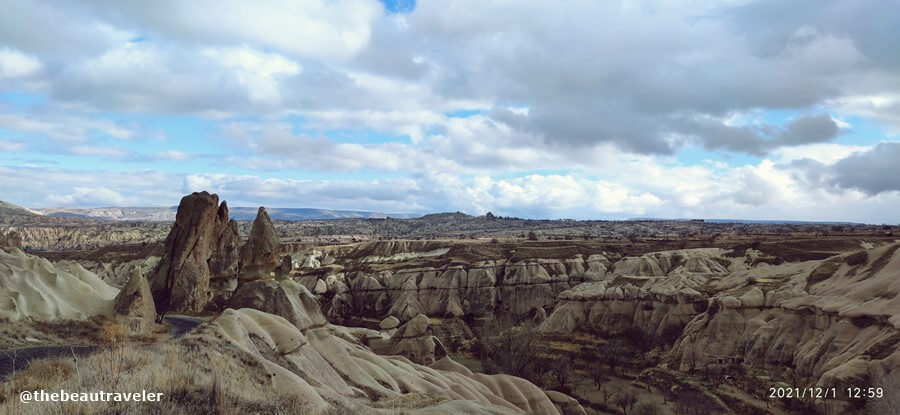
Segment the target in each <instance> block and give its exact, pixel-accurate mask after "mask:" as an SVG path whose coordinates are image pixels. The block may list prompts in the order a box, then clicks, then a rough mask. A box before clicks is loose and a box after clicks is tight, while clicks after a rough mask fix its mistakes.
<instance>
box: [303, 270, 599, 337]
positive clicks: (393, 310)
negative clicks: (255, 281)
mask: <svg viewBox="0 0 900 415" xmlns="http://www.w3.org/2000/svg"><path fill="white" fill-rule="evenodd" d="M592 257H593V256H592ZM601 257H602V256H600V255H598V256H597V257H595V258H594V260H593V261H589V262H592V263H593V264H590V263H588V262H586V261H584V259H583V258H582V257H581V256H578V257H575V258H571V259H569V260H566V261H565V262H563V261H559V260H550V259H536V260H530V261H521V262H513V263H510V262H508V261H507V260H505V259H499V260H491V261H480V262H476V263H474V264H471V265H448V266H445V267H442V268H434V267H421V268H408V269H401V270H398V271H396V272H391V271H382V272H379V273H364V272H354V273H351V274H349V275H348V276H346V277H344V276H343V274H341V281H342V282H343V281H346V283H345V284H344V285H343V286H342V287H346V288H347V290H348V291H347V294H348V295H349V303H350V304H349V307H350V309H349V310H348V312H349V313H352V315H355V316H375V317H384V316H385V315H390V316H395V317H397V318H399V319H400V320H401V321H407V320H409V319H411V318H413V317H415V316H416V315H418V314H425V315H428V316H435V317H445V316H446V317H459V316H463V315H473V316H483V315H488V314H491V313H514V314H517V315H532V314H534V313H536V312H537V310H538V309H542V308H544V307H552V306H554V305H555V304H556V301H557V296H558V295H559V293H561V292H562V291H565V290H567V289H569V288H571V287H572V285H573V284H576V283H578V282H581V281H582V279H583V275H584V274H585V273H586V272H588V270H592V271H591V272H593V274H592V275H594V277H596V278H600V277H601V276H602V272H603V270H605V265H604V262H603V261H601V260H600V258H601ZM301 280H302V281H304V285H306V286H307V287H308V288H313V287H315V286H316V285H317V284H319V283H318V281H321V280H322V279H321V277H304V278H301ZM329 287H330V285H329ZM329 290H330V288H329ZM342 306H348V304H343V303H342ZM326 308H327V305H326ZM329 315H331V313H329Z"/></svg>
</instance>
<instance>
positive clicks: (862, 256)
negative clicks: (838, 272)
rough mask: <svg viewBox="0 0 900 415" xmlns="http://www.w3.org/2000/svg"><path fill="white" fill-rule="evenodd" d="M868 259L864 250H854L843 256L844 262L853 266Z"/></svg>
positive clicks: (861, 263) (862, 263)
mask: <svg viewBox="0 0 900 415" xmlns="http://www.w3.org/2000/svg"><path fill="white" fill-rule="evenodd" d="M868 260H869V254H867V253H866V251H859V252H854V253H852V254H850V255H848V256H847V257H846V258H844V262H846V263H847V265H850V266H851V267H855V266H857V265H864V264H865V263H866V262H867V261H868Z"/></svg>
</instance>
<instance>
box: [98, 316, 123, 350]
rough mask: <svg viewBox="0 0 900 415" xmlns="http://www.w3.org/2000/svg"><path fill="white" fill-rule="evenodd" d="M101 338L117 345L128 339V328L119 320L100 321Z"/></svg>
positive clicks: (104, 341)
mask: <svg viewBox="0 0 900 415" xmlns="http://www.w3.org/2000/svg"><path fill="white" fill-rule="evenodd" d="M100 340H101V341H102V342H103V343H105V344H110V345H115V344H119V343H122V342H125V341H127V340H128V330H126V328H125V326H123V325H122V324H121V323H120V322H119V321H118V320H115V319H111V318H110V319H105V320H103V321H102V322H101V323H100Z"/></svg>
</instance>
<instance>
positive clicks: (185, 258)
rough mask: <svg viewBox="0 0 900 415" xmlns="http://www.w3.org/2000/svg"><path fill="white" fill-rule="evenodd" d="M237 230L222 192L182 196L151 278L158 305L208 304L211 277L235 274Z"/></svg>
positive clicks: (187, 307) (186, 308)
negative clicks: (221, 196) (220, 198)
mask: <svg viewBox="0 0 900 415" xmlns="http://www.w3.org/2000/svg"><path fill="white" fill-rule="evenodd" d="M236 229H237V226H236V224H235V223H234V222H233V221H229V220H228V207H227V205H226V204H225V202H222V205H221V206H220V205H219V197H218V196H216V195H214V194H209V193H206V192H202V193H193V194H190V195H188V196H185V197H183V198H182V199H181V203H180V204H179V206H178V213H177V215H176V219H175V224H174V226H173V227H172V230H171V231H170V232H169V235H168V237H166V243H165V253H164V255H163V258H162V259H161V260H160V262H159V265H157V267H156V270H155V271H154V273H153V275H152V277H151V279H150V284H151V289H152V290H153V297H154V299H155V300H156V303H157V309H159V310H160V311H175V312H199V311H202V310H203V309H204V308H205V307H206V305H207V303H208V302H209V301H210V280H211V279H219V280H222V279H226V280H227V279H228V278H233V277H235V275H234V274H233V273H234V271H235V270H236V265H235V263H236V260H235V259H234V254H235V252H236V246H237V243H238V241H239V236H238V235H237V233H236ZM213 271H215V272H216V274H214V273H213Z"/></svg>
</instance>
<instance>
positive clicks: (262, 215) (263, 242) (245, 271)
mask: <svg viewBox="0 0 900 415" xmlns="http://www.w3.org/2000/svg"><path fill="white" fill-rule="evenodd" d="M281 252H282V247H281V240H280V239H278V235H277V234H276V233H275V226H274V225H272V219H271V218H269V213H268V212H266V208H264V207H260V208H259V211H258V212H257V214H256V219H255V220H254V221H253V226H251V228H250V237H249V238H247V242H246V243H245V244H244V246H243V247H242V248H241V256H240V258H241V263H240V269H241V279H244V280H249V279H259V278H263V279H264V278H270V277H271V276H272V272H273V271H274V270H275V268H276V267H278V264H279V262H280V261H281Z"/></svg>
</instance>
